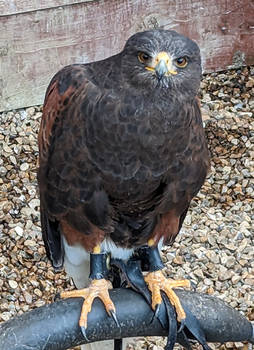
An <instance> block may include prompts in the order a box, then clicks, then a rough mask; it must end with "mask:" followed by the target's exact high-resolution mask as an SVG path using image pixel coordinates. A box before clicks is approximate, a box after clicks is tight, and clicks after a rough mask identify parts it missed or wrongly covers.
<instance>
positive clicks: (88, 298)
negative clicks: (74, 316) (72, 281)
mask: <svg viewBox="0 0 254 350" xmlns="http://www.w3.org/2000/svg"><path fill="white" fill-rule="evenodd" d="M109 289H112V285H111V282H110V281H108V280H105V279H99V280H92V282H91V284H90V286H89V287H88V288H85V289H79V290H71V291H68V292H62V293H60V297H61V298H80V297H81V298H84V299H85V300H84V303H83V306H82V310H81V315H80V319H79V325H80V327H81V329H82V331H83V333H84V331H85V329H86V328H87V316H88V313H89V312H90V311H91V308H92V304H93V300H94V299H95V298H97V297H98V298H100V299H101V300H102V302H103V304H104V306H105V309H106V311H107V313H108V314H109V315H110V316H113V318H114V320H115V321H116V317H115V306H114V304H113V302H112V300H111V299H110V297H109V293H108V290H109Z"/></svg>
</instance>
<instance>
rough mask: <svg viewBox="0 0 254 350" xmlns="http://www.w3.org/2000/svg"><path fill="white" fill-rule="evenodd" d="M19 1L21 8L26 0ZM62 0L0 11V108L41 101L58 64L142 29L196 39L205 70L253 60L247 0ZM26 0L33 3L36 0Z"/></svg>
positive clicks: (113, 48) (114, 45)
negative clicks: (12, 11) (171, 31)
mask: <svg viewBox="0 0 254 350" xmlns="http://www.w3.org/2000/svg"><path fill="white" fill-rule="evenodd" d="M13 2H15V3H18V1H11V3H13ZM21 2H23V5H24V6H23V9H27V7H26V6H25V3H26V4H28V0H27V2H25V1H21ZM46 2H47V1H46V0H45V1H40V3H41V4H42V5H43V4H46ZM63 2H64V0H61V1H60V0H59V1H57V0H54V1H52V2H51V5H52V3H53V4H57V3H63ZM65 2H66V3H67V2H68V4H69V5H68V6H66V5H63V6H61V7H57V8H47V9H46V8H45V9H40V10H38V11H30V10H29V11H30V12H26V13H22V14H17V15H8V16H2V17H0V111H3V110H9V109H13V108H21V107H25V106H30V105H35V104H40V103H42V101H43V96H44V94H45V89H46V87H47V85H48V83H49V81H50V79H51V77H52V76H53V74H54V73H55V72H57V71H58V70H59V69H60V68H61V67H63V66H65V65H67V64H70V63H81V62H88V61H93V60H98V59H102V58H105V57H107V56H110V55H112V54H114V53H116V52H119V51H120V50H121V49H122V47H123V45H124V42H125V41H126V39H127V38H128V37H129V36H130V35H131V34H133V33H135V32H137V31H140V30H144V29H147V28H155V27H162V28H165V29H175V30H177V31H179V32H181V33H183V34H185V35H188V36H189V37H191V38H192V39H194V40H196V41H197V42H198V44H199V45H200V47H201V52H202V57H203V66H204V69H205V71H206V72H208V71H213V70H222V69H226V68H228V67H231V66H241V65H243V64H251V63H254V45H253V43H254V3H253V1H249V0H231V1H229V0H215V1H210V0H174V1H173V0H172V1H168V0H94V1H88V2H87V1H83V2H82V3H79V4H71V0H69V1H68V0H66V1H65ZM76 2H77V1H76ZM6 3H7V2H6ZM31 3H33V4H32V5H31V6H32V7H31V8H35V7H34V6H37V5H38V3H39V1H37V0H33V1H31ZM8 11H9V10H8Z"/></svg>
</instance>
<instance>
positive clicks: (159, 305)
mask: <svg viewBox="0 0 254 350" xmlns="http://www.w3.org/2000/svg"><path fill="white" fill-rule="evenodd" d="M160 307H161V304H157V305H156V307H155V310H154V313H153V317H152V319H151V321H150V323H153V321H154V319H155V317H156V318H158V317H159V313H160Z"/></svg>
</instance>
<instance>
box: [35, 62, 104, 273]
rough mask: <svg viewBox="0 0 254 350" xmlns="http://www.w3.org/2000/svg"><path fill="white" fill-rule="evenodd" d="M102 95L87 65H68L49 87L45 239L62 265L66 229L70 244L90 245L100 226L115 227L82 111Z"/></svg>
mask: <svg viewBox="0 0 254 350" xmlns="http://www.w3.org/2000/svg"><path fill="white" fill-rule="evenodd" d="M99 97H100V91H99V89H98V88H97V87H96V86H95V85H94V84H93V83H92V82H91V81H90V80H89V78H88V73H87V71H86V68H85V66H83V65H72V66H67V67H65V68H64V69H62V70H61V71H60V72H58V73H57V74H56V76H55V77H54V78H53V79H52V81H51V83H50V85H49V87H48V90H47V92H46V97H45V102H44V108H43V117H42V121H41V127H40V131H39V151H40V167H39V171H38V182H39V189H40V200H41V223H42V233H43V239H44V242H45V246H46V250H47V254H48V257H49V258H50V260H51V261H52V264H53V266H54V267H56V268H57V267H61V266H62V263H63V254H64V253H63V249H62V242H61V232H62V231H66V232H68V233H69V235H70V237H69V240H70V244H75V243H76V242H75V239H76V241H84V242H83V245H84V246H85V247H87V249H88V250H89V247H90V246H91V245H94V244H96V241H97V240H101V238H102V235H104V232H103V231H102V230H101V229H100V227H103V228H108V229H109V223H108V222H107V221H108V218H109V215H108V210H109V205H108V198H107V195H106V193H105V192H104V191H103V189H102V188H101V184H100V179H99V178H98V175H97V172H96V171H95V168H94V165H93V164H92V163H91V161H90V159H89V154H88V149H87V146H86V143H85V132H86V128H85V127H84V125H85V115H84V114H85V113H83V110H82V109H83V108H84V105H85V109H86V113H87V111H88V110H89V109H90V111H91V113H92V111H93V107H94V106H93V104H95V101H96V99H97V98H99ZM69 224H70V226H69ZM84 233H85V234H84ZM67 239H68V237H67ZM79 243H80V242H79Z"/></svg>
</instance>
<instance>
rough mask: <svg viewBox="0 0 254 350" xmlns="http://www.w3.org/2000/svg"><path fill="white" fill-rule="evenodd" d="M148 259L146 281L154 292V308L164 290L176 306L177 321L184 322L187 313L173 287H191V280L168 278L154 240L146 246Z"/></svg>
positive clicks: (159, 301)
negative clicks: (163, 270)
mask: <svg viewBox="0 0 254 350" xmlns="http://www.w3.org/2000/svg"><path fill="white" fill-rule="evenodd" d="M146 259H147V260H148V265H149V272H148V274H147V275H146V276H145V278H144V279H145V281H146V283H147V285H148V288H149V290H150V292H151V294H152V308H153V310H154V311H155V312H156V310H158V309H159V307H160V304H161V303H162V297H161V291H163V292H164V293H165V294H166V295H167V297H168V299H169V301H170V303H171V304H172V305H173V306H174V307H175V310H176V314H177V321H178V322H180V323H181V324H184V321H185V318H186V314H185V311H184V309H183V307H182V305H181V303H180V300H179V298H178V296H177V295H176V293H175V292H174V291H173V288H178V287H187V288H190V281H189V280H172V279H169V278H166V277H165V276H164V274H163V272H162V269H163V268H164V264H163V262H162V260H161V257H160V253H159V250H158V247H157V245H155V244H154V240H153V239H150V240H149V241H148V246H147V247H146Z"/></svg>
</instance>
